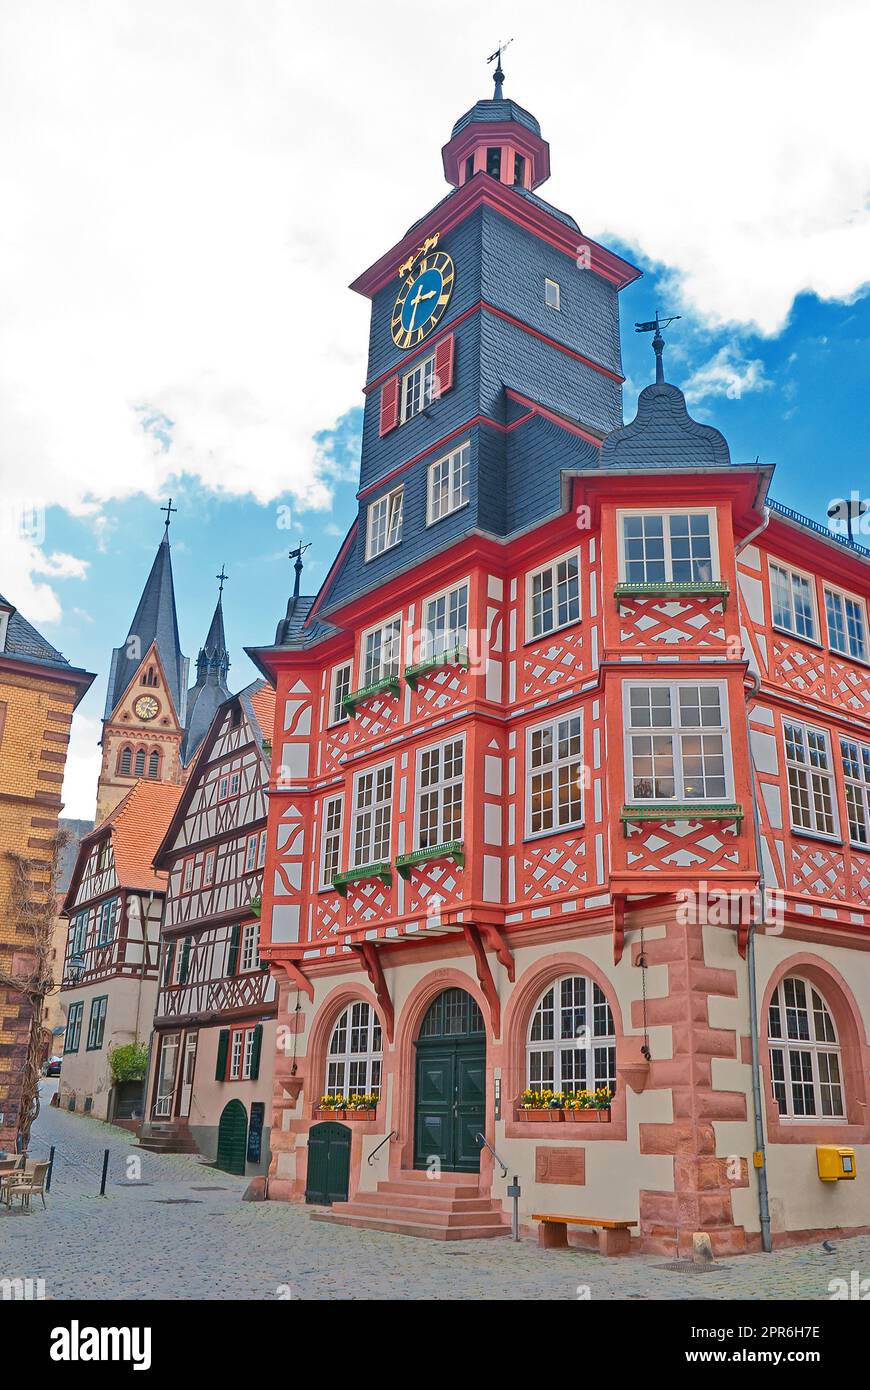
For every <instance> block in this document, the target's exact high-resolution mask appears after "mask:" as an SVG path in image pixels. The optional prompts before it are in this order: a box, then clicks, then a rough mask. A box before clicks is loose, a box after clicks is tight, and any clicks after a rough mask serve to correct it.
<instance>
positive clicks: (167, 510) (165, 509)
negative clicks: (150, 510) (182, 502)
mask: <svg viewBox="0 0 870 1390" xmlns="http://www.w3.org/2000/svg"><path fill="white" fill-rule="evenodd" d="M160 510H161V512H165V513H166V534H167V535H168V534H169V523H170V521H171V520H172V513H173V512H177V511H178V508H177V507H173V505H172V498H171V497H170V499H169V502H168V503H167V505H166V506H165V507H161V508H160Z"/></svg>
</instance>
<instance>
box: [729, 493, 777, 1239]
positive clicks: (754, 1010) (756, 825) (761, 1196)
mask: <svg viewBox="0 0 870 1390" xmlns="http://www.w3.org/2000/svg"><path fill="white" fill-rule="evenodd" d="M769 522H770V509H769V507H765V508H764V520H763V521H762V523H761V525H760V526H757V527H756V528H755V530H754V531H751V532H750V533H749V535H748V536H746V537H745V538H744V540H742V541H741V542H740V544H739V545H738V546H737V547H736V549H735V552H734V553H735V555H739V554H740V552H741V550H745V548H746V546H747V545H749V543H750V541H753V540H755V538H756V536H760V535H761V533H762V531H764V530H766V529H767V526H768V523H769ZM737 601H738V604H739V602H740V590H739V586H738V591H737ZM750 680H751V681H752V688H751V689H750V690H749V691H748V692H747V694H746V702H745V705H744V713H745V716H746V748H747V752H748V753H749V770H750V778H749V789H750V792H751V795H752V825H753V829H754V831H755V857H756V860H757V863H758V895H759V900H760V903H761V914H762V918H764V917H765V916H766V897H767V890H766V884H765V878H764V858H763V855H762V845H761V816H760V813H759V810H758V790H757V787H756V785H755V768H754V765H753V760H752V743H751V734H750V729H749V706H750V703H751V702H752V701H753V700H754V699H755V698H756V696H757V695H758V692H759V689H760V686H761V682H760V680H759V678H758V676H757V675H755V673H754V672H750ZM756 925H757V924H756V923H755V922H750V924H749V931H748V933H747V937H746V972H747V976H748V983H749V1040H750V1048H751V1058H752V1106H753V1111H754V1119H755V1151H756V1153H757V1154H758V1155H759V1158H760V1167H758V1168H756V1170H755V1171H756V1172H757V1174H758V1215H759V1220H760V1223H761V1248H762V1250H763V1251H764V1252H765V1254H767V1255H769V1254H770V1253H771V1250H772V1249H773V1245H772V1242H771V1238H770V1198H769V1192H768V1187H767V1155H766V1153H765V1147H764V1108H763V1100H762V1090H761V1057H760V1047H759V1039H758V986H757V981H756V975H755V930H756Z"/></svg>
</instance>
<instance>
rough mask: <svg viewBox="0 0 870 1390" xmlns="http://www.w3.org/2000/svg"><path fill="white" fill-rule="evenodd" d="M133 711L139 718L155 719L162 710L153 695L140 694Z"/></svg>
mask: <svg viewBox="0 0 870 1390" xmlns="http://www.w3.org/2000/svg"><path fill="white" fill-rule="evenodd" d="M133 712H134V713H135V715H136V717H137V718H138V719H153V718H154V716H155V715H156V714H159V712H160V706H159V705H158V703H157V701H156V700H155V698H154V696H153V695H140V696H139V699H138V700H137V701H136V703H135V705H134V706H133Z"/></svg>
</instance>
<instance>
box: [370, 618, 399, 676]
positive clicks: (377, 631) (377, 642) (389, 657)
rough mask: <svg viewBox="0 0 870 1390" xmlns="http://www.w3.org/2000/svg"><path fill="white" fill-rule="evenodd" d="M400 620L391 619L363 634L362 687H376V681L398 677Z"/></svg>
mask: <svg viewBox="0 0 870 1390" xmlns="http://www.w3.org/2000/svg"><path fill="white" fill-rule="evenodd" d="M401 635H402V620H401V618H391V619H390V621H389V622H387V623H382V624H381V625H380V626H379V627H373V628H372V629H371V630H370V631H369V632H366V633H364V634H363V640H362V685H363V686H368V685H376V684H377V682H378V681H383V680H387V679H388V677H390V676H398V674H399V660H400V656H401V652H400V647H401Z"/></svg>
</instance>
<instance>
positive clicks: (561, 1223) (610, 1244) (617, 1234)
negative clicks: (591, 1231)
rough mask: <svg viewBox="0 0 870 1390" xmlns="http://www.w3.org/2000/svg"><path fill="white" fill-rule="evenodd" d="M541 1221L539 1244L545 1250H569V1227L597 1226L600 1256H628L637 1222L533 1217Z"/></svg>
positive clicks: (576, 1217) (580, 1217)
mask: <svg viewBox="0 0 870 1390" xmlns="http://www.w3.org/2000/svg"><path fill="white" fill-rule="evenodd" d="M532 1220H533V1221H540V1223H541V1224H540V1226H539V1227H538V1244H539V1245H540V1246H543V1248H544V1249H545V1250H567V1249H568V1227H569V1226H595V1227H596V1228H597V1230H598V1253H599V1255H627V1254H628V1253H629V1250H630V1248H631V1237H630V1235H629V1232H630V1230H631V1227H632V1226H636V1225H637V1222H636V1221H605V1220H604V1218H603V1217H601V1218H599V1217H595V1216H546V1215H543V1214H538V1215H534V1214H533V1216H532Z"/></svg>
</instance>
